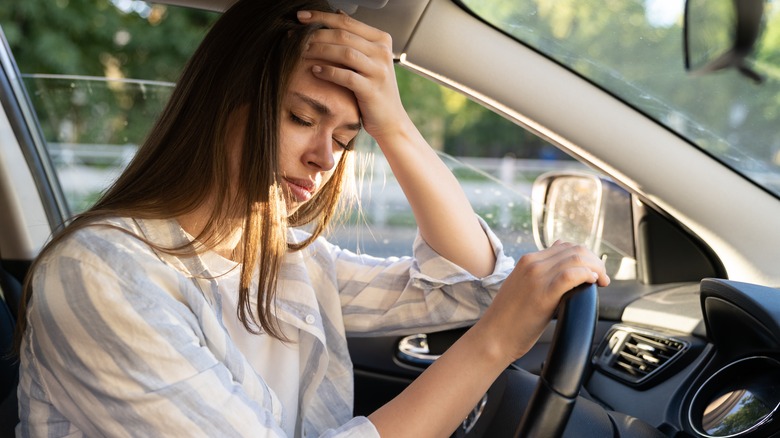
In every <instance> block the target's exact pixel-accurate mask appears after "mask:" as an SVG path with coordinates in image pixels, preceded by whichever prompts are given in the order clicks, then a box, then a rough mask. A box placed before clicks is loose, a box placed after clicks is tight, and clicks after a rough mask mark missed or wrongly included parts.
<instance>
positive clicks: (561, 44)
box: [463, 0, 780, 196]
mask: <svg viewBox="0 0 780 438" xmlns="http://www.w3.org/2000/svg"><path fill="white" fill-rule="evenodd" d="M463 4H464V6H465V7H467V8H468V9H470V10H471V11H472V12H473V13H475V14H476V15H478V16H480V17H482V18H483V19H484V20H486V21H487V22H489V23H490V24H492V25H493V26H495V27H497V28H499V29H500V30H502V31H504V32H506V33H507V34H509V35H511V36H513V37H514V38H516V39H517V40H519V41H521V42H522V43H524V44H526V45H528V46H530V47H532V48H534V49H535V50H537V51H539V52H541V53H543V54H545V55H546V56H548V57H550V58H552V59H554V60H555V61H557V62H559V63H561V64H562V65H564V66H566V67H568V68H570V69H572V70H574V71H576V72H577V73H579V74H580V75H582V76H584V77H586V78H588V79H589V80H591V81H592V82H593V83H595V84H597V85H598V86H600V87H602V88H603V89H605V90H607V91H609V92H611V93H612V94H614V95H616V96H617V97H619V98H620V99H622V100H623V101H625V102H626V103H628V104H630V105H633V106H634V107H636V108H637V109H638V110H639V111H641V112H643V113H644V114H645V115H647V116H648V117H651V118H653V119H654V120H656V121H657V122H659V123H661V124H663V125H664V126H666V127H668V128H669V129H671V130H673V131H674V132H676V133H677V134H679V135H680V136H681V137H683V138H685V139H687V140H688V141H690V142H691V143H692V144H694V145H696V146H697V147H699V148H701V149H702V150H704V151H706V152H707V153H709V154H711V155H712V156H714V157H716V158H717V159H718V160H720V161H721V162H723V163H724V164H726V165H728V166H729V167H731V168H732V169H734V170H735V171H737V172H739V173H741V174H742V175H744V176H745V177H747V178H749V179H751V180H753V181H754V182H756V183H757V184H759V185H761V186H762V187H764V188H765V189H767V190H769V191H770V192H772V193H774V194H775V195H776V196H780V130H778V128H777V126H778V124H777V123H778V122H777V121H778V117H780V69H778V66H780V61H778V59H780V38H778V32H780V13H778V9H780V8H778V5H777V2H772V1H769V2H767V4H766V7H765V12H764V15H765V26H764V31H763V32H762V34H760V35H759V40H758V42H757V46H758V48H757V51H756V53H755V54H754V55H753V56H752V57H751V58H749V59H748V63H749V65H750V66H751V68H752V69H754V70H755V71H757V72H758V73H759V74H761V75H762V77H763V81H762V82H761V83H760V84H759V83H756V82H755V81H754V80H752V79H750V78H749V77H747V76H745V75H743V74H741V73H740V72H738V71H737V70H736V69H731V70H728V71H718V72H714V73H711V74H708V75H691V74H689V73H688V72H686V70H685V62H684V59H685V58H684V53H683V51H684V45H683V15H684V9H685V2H684V0H616V1H609V2H604V1H600V0H598V1H597V0H586V1H581V0H563V1H553V0H520V1H517V0H463Z"/></svg>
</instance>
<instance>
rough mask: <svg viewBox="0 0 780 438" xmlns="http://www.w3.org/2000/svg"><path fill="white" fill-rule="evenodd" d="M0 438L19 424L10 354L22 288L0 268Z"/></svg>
mask: <svg viewBox="0 0 780 438" xmlns="http://www.w3.org/2000/svg"><path fill="white" fill-rule="evenodd" d="M0 292H2V294H0V436H2V437H5V436H14V428H15V427H16V424H17V423H18V422H19V408H18V401H17V396H16V386H17V384H18V383H19V360H18V359H17V358H16V357H15V356H14V355H12V351H11V350H12V348H13V339H14V327H15V326H16V310H17V306H18V303H19V299H20V297H21V294H22V286H21V284H20V283H19V280H17V279H16V278H15V277H14V276H12V275H11V274H9V273H8V272H7V271H5V270H4V269H3V268H2V266H0Z"/></svg>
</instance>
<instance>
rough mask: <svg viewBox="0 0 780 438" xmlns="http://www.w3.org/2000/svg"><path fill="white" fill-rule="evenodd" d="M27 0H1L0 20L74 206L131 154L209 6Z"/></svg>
mask: <svg viewBox="0 0 780 438" xmlns="http://www.w3.org/2000/svg"><path fill="white" fill-rule="evenodd" d="M28 3H29V2H25V1H13V2H10V4H6V5H5V6H4V7H3V8H2V9H0V25H2V27H3V31H4V32H5V34H6V37H7V39H8V43H9V45H10V47H11V51H12V52H13V53H14V57H15V58H16V61H17V65H18V67H19V71H20V72H21V80H22V82H23V83H24V86H25V88H26V90H27V94H28V97H29V100H30V101H31V103H32V106H33V108H34V109H35V113H36V116H37V119H38V123H39V126H40V133H41V136H42V137H43V140H44V143H45V148H46V150H47V152H48V154H49V158H50V160H51V163H52V164H53V168H54V170H55V173H56V179H57V180H58V181H59V183H60V187H61V189H62V191H63V192H64V195H65V199H66V203H67V209H68V210H69V211H70V213H72V214H73V213H78V212H81V211H83V210H84V209H86V208H88V207H89V206H90V205H92V203H94V201H95V200H96V199H97V197H98V196H99V195H100V193H101V192H102V191H103V190H104V189H105V188H106V187H107V186H108V185H109V184H110V183H111V182H112V181H113V180H114V179H115V178H116V177H117V176H118V175H119V173H120V172H121V171H122V169H124V167H125V166H126V165H127V163H128V162H129V160H130V159H131V158H132V157H133V155H134V154H135V152H136V150H137V147H138V145H139V144H140V143H141V142H142V141H143V139H144V137H145V135H146V134H147V131H148V130H149V128H150V126H151V124H152V123H153V122H154V120H155V118H156V117H157V116H158V114H159V113H160V110H161V109H162V108H163V106H164V104H165V102H166V101H167V99H168V97H169V96H170V94H171V91H172V89H173V86H174V82H175V80H176V78H177V77H178V74H179V71H180V69H181V68H182V67H183V66H184V64H185V62H186V61H187V59H188V58H189V56H190V55H191V53H192V52H193V51H194V50H195V48H196V47H197V44H198V43H199V42H200V40H201V39H202V37H203V35H204V33H205V31H206V29H207V28H208V26H209V25H210V24H211V23H212V22H213V21H214V20H215V19H216V17H217V14H214V13H211V12H205V11H198V10H192V9H187V8H179V7H173V6H166V5H152V4H149V3H147V2H145V1H138V0H121V1H120V0H107V1H99V2H91V1H67V0H65V1H51V2H32V3H29V4H28ZM33 4H34V6H33ZM171 35H176V37H175V38H174V37H171Z"/></svg>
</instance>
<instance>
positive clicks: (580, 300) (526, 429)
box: [514, 283, 598, 438]
mask: <svg viewBox="0 0 780 438" xmlns="http://www.w3.org/2000/svg"><path fill="white" fill-rule="evenodd" d="M597 320H598V292H597V289H596V285H595V284H587V283H586V284H582V285H580V286H578V287H576V288H574V289H572V290H571V291H569V292H567V293H566V294H565V295H564V296H563V297H562V298H561V303H560V304H559V306H558V322H557V324H556V326H555V332H554V334H553V341H552V343H551V344H550V350H549V352H548V354H547V359H546V360H545V365H544V368H543V369H542V373H541V376H540V378H539V381H538V383H537V385H536V389H535V390H534V393H533V395H532V396H531V400H530V402H529V403H528V405H527V407H526V409H525V413H524V414H523V418H522V420H521V421H520V425H519V426H518V427H517V430H516V431H515V434H514V436H515V438H518V437H521V438H536V437H539V438H556V437H560V436H561V435H562V434H563V430H564V429H565V428H566V423H567V422H568V420H569V417H570V416H571V413H572V410H573V409H574V403H575V402H576V400H577V395H578V393H579V391H580V386H581V385H582V379H583V376H584V374H585V369H586V368H587V365H588V362H589V360H590V352H591V345H592V343H593V336H594V334H595V332H596V322H597Z"/></svg>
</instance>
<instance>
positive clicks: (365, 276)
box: [333, 218, 515, 336]
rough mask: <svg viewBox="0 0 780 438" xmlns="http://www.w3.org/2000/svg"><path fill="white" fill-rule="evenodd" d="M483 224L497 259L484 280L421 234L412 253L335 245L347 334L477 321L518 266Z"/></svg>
mask: <svg viewBox="0 0 780 438" xmlns="http://www.w3.org/2000/svg"><path fill="white" fill-rule="evenodd" d="M479 222H480V224H481V225H482V227H483V229H484V230H485V233H486V234H487V236H488V240H489V241H490V244H491V246H492V248H493V253H494V255H495V257H496V264H495V268H494V270H493V272H492V273H491V274H490V275H487V276H485V277H482V278H478V277H475V276H474V275H472V274H471V273H469V272H468V271H466V270H465V269H463V268H461V267H460V266H458V265H456V264H454V263H452V262H451V261H449V260H447V259H446V258H444V257H442V256H441V255H439V254H438V253H436V251H434V250H433V248H431V247H430V246H429V245H428V244H427V243H426V242H425V240H423V239H422V237H421V236H420V235H419V233H418V235H417V237H416V239H415V242H414V248H413V255H412V256H411V257H401V258H395V257H391V258H376V257H371V256H368V255H363V254H355V253H353V252H350V251H347V250H344V249H340V248H336V249H334V250H333V251H334V254H335V259H336V266H337V268H336V272H337V277H338V279H337V281H338V284H339V289H340V297H341V304H342V313H343V315H344V324H345V328H346V331H347V333H348V334H349V335H352V336H360V335H372V336H373V335H396V334H406V333H409V332H410V331H414V330H419V329H426V330H446V329H449V328H455V327H460V326H464V325H467V324H470V323H473V322H474V321H476V320H477V319H478V318H479V317H480V316H481V315H482V313H483V312H484V311H485V309H487V307H488V306H489V305H490V303H491V302H492V300H493V297H494V296H495V295H496V294H497V293H498V289H499V288H500V286H501V284H502V283H503V281H504V279H505V278H506V277H507V276H508V275H509V273H510V272H511V271H512V269H513V268H514V265H515V262H514V260H513V259H512V258H511V257H509V256H507V255H506V254H504V250H503V246H502V245H501V242H500V241H499V239H498V237H497V236H496V235H495V234H494V233H493V232H492V230H490V228H489V227H488V225H487V224H486V223H485V221H484V220H482V219H481V218H479Z"/></svg>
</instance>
